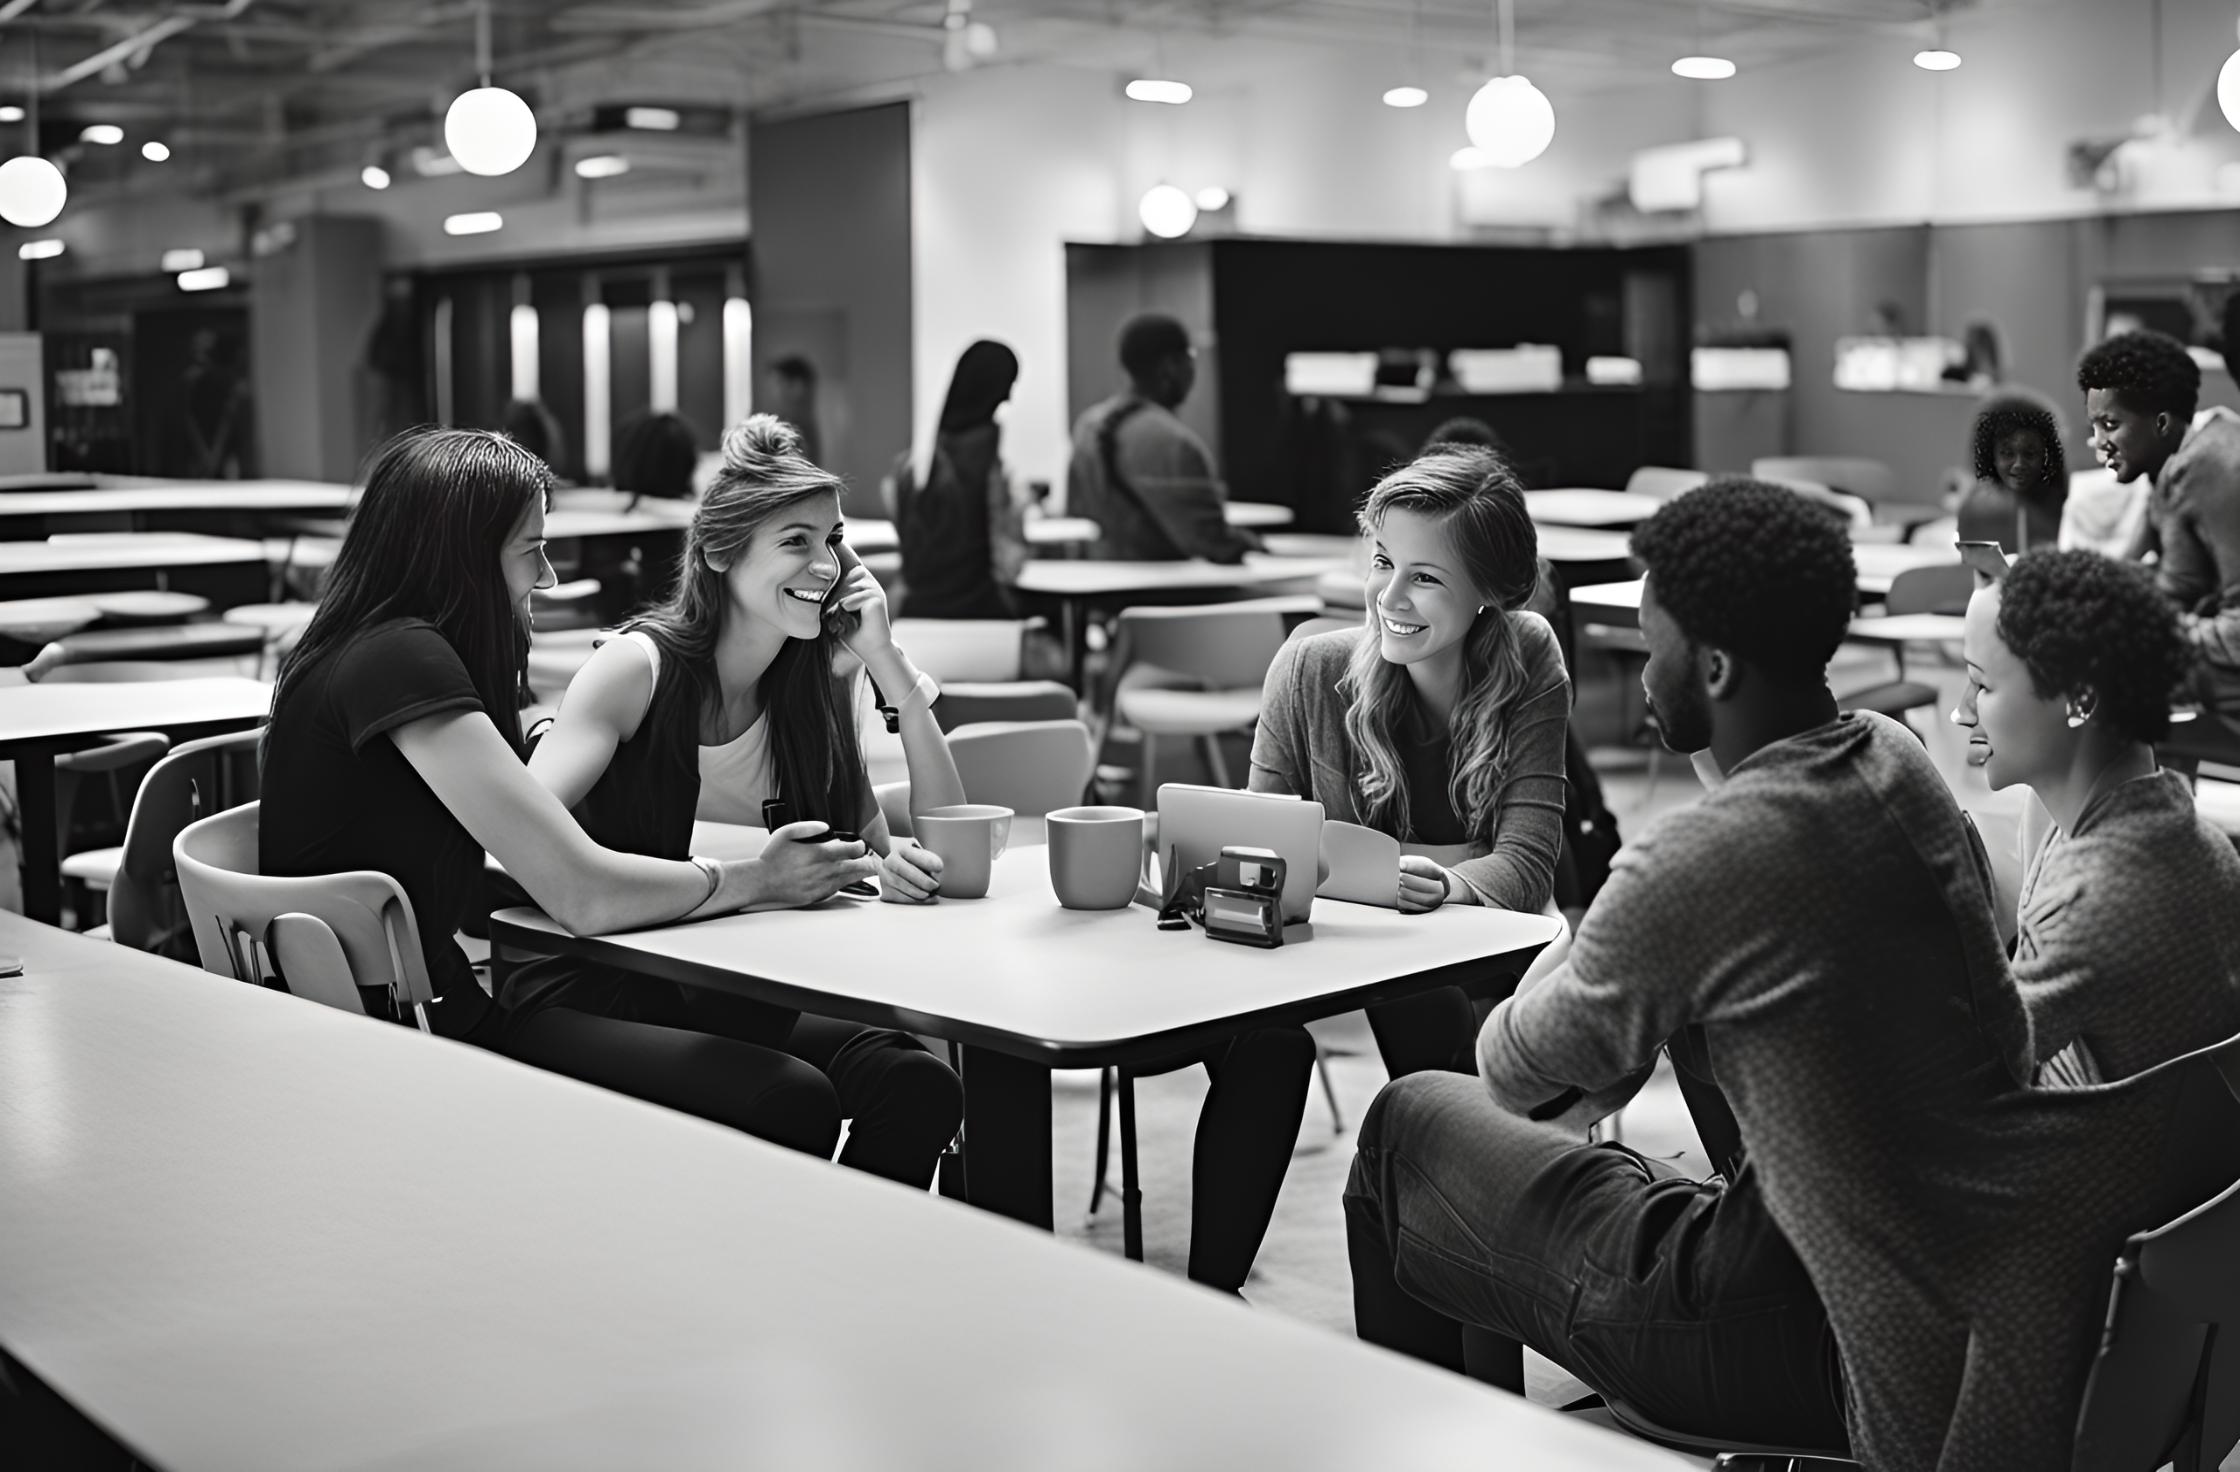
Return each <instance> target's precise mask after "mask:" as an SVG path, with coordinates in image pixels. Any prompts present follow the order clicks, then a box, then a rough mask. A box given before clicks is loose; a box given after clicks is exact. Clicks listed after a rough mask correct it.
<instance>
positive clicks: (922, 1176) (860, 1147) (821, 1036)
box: [498, 977, 964, 1190]
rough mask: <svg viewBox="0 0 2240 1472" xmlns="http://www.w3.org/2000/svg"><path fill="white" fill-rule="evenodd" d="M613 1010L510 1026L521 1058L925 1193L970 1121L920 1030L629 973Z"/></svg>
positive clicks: (539, 1015)
mask: <svg viewBox="0 0 2240 1472" xmlns="http://www.w3.org/2000/svg"><path fill="white" fill-rule="evenodd" d="M606 1001H607V1006H606V1008H605V1010H603V1011H601V1012H596V1013H595V1012H589V1011H579V1010H577V1009H576V1008H575V1007H572V1006H566V1005H554V1006H547V1007H544V1008H541V1009H539V1010H537V1011H535V1012H532V1013H530V1014H529V1015H527V1016H525V1017H516V1018H515V1019H514V1020H513V1021H512V1023H511V1025H510V1026H509V1027H508V1028H507V1030H506V1034H505V1037H504V1039H503V1041H502V1042H501V1043H500V1044H499V1045H498V1050H499V1051H500V1052H503V1053H505V1054H506V1055H508V1056H509V1057H513V1058H517V1059H519V1060H520V1061H522V1062H524V1063H530V1064H534V1065H535V1066H537V1067H539V1068H545V1069H550V1070H551V1071H552V1072H554V1073H560V1074H565V1075H567V1076H568V1077H569V1078H573V1079H580V1080H582V1081H583V1082H584V1083H588V1084H597V1085H599V1086H600V1087H602V1088H608V1089H613V1090H614V1091H615V1092H616V1093H620V1094H628V1095H630V1096H631V1097H632V1098H635V1099H643V1100H645V1101H647V1102H648V1103H652V1104H661V1105H665V1106H667V1107H668V1108H671V1109H676V1110H681V1111H682V1112H684V1113H686V1114H692V1115H697V1116H698V1117H700V1118H701V1119H706V1120H711V1121H713V1122H715V1123H717V1124H724V1125H729V1126H731V1127H732V1128H733V1129H738V1130H743V1131H745V1132H746V1133H748V1134H750V1135H753V1136H755V1137H756V1138H758V1139H764V1140H769V1141H771V1142H772V1143H774V1144H779V1145H785V1146H788V1147H790V1148H792V1149H795V1150H800V1151H803V1152H805V1153H807V1154H810V1155H818V1156H823V1157H826V1158H830V1156H831V1154H832V1147H833V1145H834V1144H835V1143H836V1142H837V1141H838V1140H839V1138H840V1121H841V1120H842V1119H849V1120H852V1121H853V1124H852V1125H851V1126H850V1128H849V1131H848V1143H847V1147H846V1148H845V1149H844V1150H842V1151H841V1153H840V1163H841V1164H842V1165H846V1166H851V1167H853V1168H855V1169H857V1170H861V1171H867V1172H869V1173H870V1174H872V1175H876V1176H884V1177H885V1178H887V1179H888V1180H890V1181H899V1182H901V1183H902V1184H904V1185H907V1186H914V1187H917V1188H918V1189H920V1190H923V1189H924V1188H925V1187H926V1186H927V1185H928V1184H929V1183H930V1182H931V1181H932V1179H933V1173H934V1168H935V1166H936V1164H937V1163H938V1162H939V1159H940V1156H941V1152H942V1151H943V1150H945V1149H946V1148H948V1145H949V1142H950V1140H952V1139H953V1138H955V1136H956V1133H957V1125H958V1123H959V1121H961V1120H962V1119H963V1118H964V1089H963V1087H962V1085H961V1084H959V1082H958V1080H957V1076H956V1074H955V1072H953V1071H952V1070H951V1069H950V1067H949V1065H948V1064H946V1063H944V1062H942V1061H941V1060H940V1059H939V1058H936V1057H934V1056H933V1055H932V1054H931V1053H929V1052H927V1051H926V1048H925V1045H924V1044H922V1043H920V1042H919V1041H918V1040H917V1039H916V1038H914V1037H911V1036H910V1035H909V1034H908V1033H903V1032H893V1031H889V1030H886V1029H883V1028H872V1027H862V1026H859V1025H858V1024H856V1023H852V1022H836V1021H834V1020H832V1019H830V1018H825V1017H806V1016H803V1015H802V1014H800V1013H798V1012H793V1011H790V1010H787V1009H785V1008H780V1007H771V1006H767V1005H765V1004H762V1003H759V1002H753V1001H749V1000H747V999H746V998H743V997H734V996H731V995H728V994H726V993H722V992H713V991H705V990H702V989H699V988H693V987H683V986H678V985H676V984H674V983H671V982H665V981H657V980H654V979H652V978H650V977H630V978H628V980H627V983H626V984H625V985H622V986H620V987H618V988H616V989H615V990H613V991H612V992H610V993H608V995H607V998H606Z"/></svg>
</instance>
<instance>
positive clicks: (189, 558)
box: [0, 491, 264, 577]
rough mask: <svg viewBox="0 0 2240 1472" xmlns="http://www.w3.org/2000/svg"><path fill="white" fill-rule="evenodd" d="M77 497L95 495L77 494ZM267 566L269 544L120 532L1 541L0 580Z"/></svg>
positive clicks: (187, 534)
mask: <svg viewBox="0 0 2240 1472" xmlns="http://www.w3.org/2000/svg"><path fill="white" fill-rule="evenodd" d="M70 494H72V495H90V494H92V493H91V492H78V491H73V492H71V493H70ZM263 561H264V544H263V543H261V542H252V541H249V540H247V539H246V538H242V537H205V536H201V535H198V534H196V533H194V532H114V533H107V534H103V535H99V536H73V537H50V538H49V539H47V540H46V541H44V542H0V577H8V576H12V575H22V574H28V573H48V572H112V571H117V570H120V569H128V568H168V567H208V566H213V565H216V564H222V563H230V562H256V563H262V562H263Z"/></svg>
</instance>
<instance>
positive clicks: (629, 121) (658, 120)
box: [622, 107, 684, 133]
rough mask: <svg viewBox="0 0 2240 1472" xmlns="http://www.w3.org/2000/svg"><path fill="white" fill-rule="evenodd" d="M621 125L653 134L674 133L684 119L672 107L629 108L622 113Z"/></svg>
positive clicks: (682, 123)
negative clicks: (642, 129)
mask: <svg viewBox="0 0 2240 1472" xmlns="http://www.w3.org/2000/svg"><path fill="white" fill-rule="evenodd" d="M622 125H623V126H624V127H626V128H644V129H646V130H648V131H649V132H654V133H674V132H676V131H677V129H678V128H680V127H682V126H683V125H684V119H683V118H682V117H680V116H678V114H677V110H676V109H675V108H673V107H629V108H624V109H623V111H622Z"/></svg>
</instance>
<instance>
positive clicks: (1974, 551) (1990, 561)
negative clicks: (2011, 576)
mask: <svg viewBox="0 0 2240 1472" xmlns="http://www.w3.org/2000/svg"><path fill="white" fill-rule="evenodd" d="M1952 545H1953V546H1955V547H1958V548H1959V549H1960V560H1961V561H1962V562H1963V563H1965V564H1967V565H1968V567H1970V568H1972V569H1973V570H1974V571H1975V573H1976V575H1977V576H1978V577H1981V578H1983V579H1985V580H1986V581H1988V582H1994V583H1995V582H1997V581H1999V579H2001V578H2003V577H2005V576H2006V575H2007V554H2006V552H2005V551H2004V550H2002V549H2001V548H2000V546H1999V544H1998V543H1997V542H1955V543H1953V544H1952Z"/></svg>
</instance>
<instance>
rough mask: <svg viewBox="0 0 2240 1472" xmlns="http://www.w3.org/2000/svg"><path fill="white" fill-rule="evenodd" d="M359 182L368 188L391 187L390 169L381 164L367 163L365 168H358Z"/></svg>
mask: <svg viewBox="0 0 2240 1472" xmlns="http://www.w3.org/2000/svg"><path fill="white" fill-rule="evenodd" d="M358 182H359V183H360V184H363V185H365V186H366V188H368V189H387V188H388V187H389V171H388V170H387V169H385V168H383V167H381V165H379V164H367V165H366V166H365V167H364V168H362V169H360V170H358Z"/></svg>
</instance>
